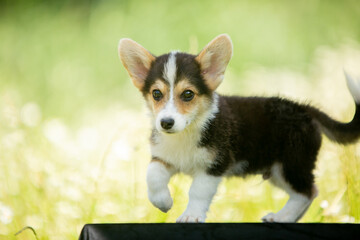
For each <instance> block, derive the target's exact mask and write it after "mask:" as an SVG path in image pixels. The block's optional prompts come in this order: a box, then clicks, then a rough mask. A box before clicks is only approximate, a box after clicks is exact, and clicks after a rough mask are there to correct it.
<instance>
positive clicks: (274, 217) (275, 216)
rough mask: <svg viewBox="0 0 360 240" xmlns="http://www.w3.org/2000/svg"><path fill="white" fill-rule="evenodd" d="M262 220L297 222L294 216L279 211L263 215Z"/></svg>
mask: <svg viewBox="0 0 360 240" xmlns="http://www.w3.org/2000/svg"><path fill="white" fill-rule="evenodd" d="M261 220H262V221H263V222H279V223H281V222H296V219H294V217H293V216H290V215H288V216H286V215H285V216H283V215H281V214H279V213H269V214H267V215H266V216H264V217H262V218H261Z"/></svg>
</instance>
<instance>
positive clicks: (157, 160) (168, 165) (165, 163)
mask: <svg viewBox="0 0 360 240" xmlns="http://www.w3.org/2000/svg"><path fill="white" fill-rule="evenodd" d="M151 162H159V163H161V164H163V165H164V166H165V167H166V168H170V167H171V165H170V164H169V163H167V162H164V161H163V160H161V159H160V158H158V157H152V159H151Z"/></svg>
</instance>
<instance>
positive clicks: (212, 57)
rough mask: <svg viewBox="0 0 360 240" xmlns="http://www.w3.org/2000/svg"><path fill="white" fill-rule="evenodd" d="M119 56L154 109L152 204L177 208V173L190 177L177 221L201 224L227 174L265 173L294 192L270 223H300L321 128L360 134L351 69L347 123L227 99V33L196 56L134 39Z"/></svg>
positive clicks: (358, 90) (346, 136) (290, 105)
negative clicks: (172, 183) (222, 91)
mask: <svg viewBox="0 0 360 240" xmlns="http://www.w3.org/2000/svg"><path fill="white" fill-rule="evenodd" d="M119 56H120V59H121V60H122V62H123V64H124V66H125V68H126V69H127V71H128V72H129V75H130V76H131V79H132V81H133V83H134V85H135V86H136V87H137V88H138V89H139V90H140V91H141V92H142V94H143V96H144V98H145V100H146V103H147V106H148V108H149V110H150V112H151V119H152V125H153V130H152V135H151V140H150V146H151V153H152V161H151V162H150V164H149V166H148V172H147V182H148V195H149V199H150V201H151V202H152V203H153V204H154V206H156V207H158V208H159V209H160V210H162V211H164V212H167V211H168V210H169V209H170V208H171V207H172V203H173V201H172V198H171V196H170V192H169V190H168V187H167V185H168V182H169V180H170V178H171V176H172V175H173V174H176V173H177V172H184V173H186V174H189V175H191V176H192V177H193V183H192V185H191V188H190V191H189V203H188V207H187V208H186V210H185V212H184V213H183V214H182V215H181V216H180V217H179V218H178V220H177V221H178V222H204V221H205V219H206V212H207V210H208V209H209V206H210V203H211V200H212V198H213V196H214V195H215V194H216V189H217V186H218V184H219V183H220V182H221V179H222V177H226V176H234V175H235V176H245V175H247V174H263V177H264V179H269V180H270V181H271V182H272V183H273V184H274V185H276V186H278V187H280V188H282V189H283V190H284V191H286V192H287V193H288V194H289V196H290V198H289V200H288V202H287V203H286V205H285V206H284V208H283V209H281V210H280V211H279V212H277V213H269V214H268V215H266V216H264V217H263V218H262V220H263V221H265V222H296V221H297V220H299V219H300V218H301V217H302V216H303V214H304V213H305V212H306V210H307V208H308V207H309V205H310V204H311V202H312V200H313V199H314V198H315V197H316V196H317V188H316V186H315V184H314V175H313V173H312V172H313V169H314V167H315V161H316V158H317V154H318V151H319V148H320V145H321V132H324V133H325V134H326V135H327V136H328V137H329V138H330V139H331V140H334V141H336V142H338V143H343V144H347V143H352V142H354V141H356V140H357V139H358V138H359V136H360V103H359V102H360V87H359V86H360V81H357V80H354V79H352V78H351V77H350V76H348V75H347V74H346V77H347V83H348V86H349V89H350V92H351V94H352V95H353V97H354V100H355V103H356V113H355V116H354V119H353V120H352V121H351V122H350V123H340V122H338V121H335V120H333V119H332V118H330V117H329V116H328V115H327V114H325V113H323V112H321V111H320V110H318V109H316V108H314V107H312V106H309V105H303V104H298V103H295V102H292V101H289V100H286V99H282V98H278V97H273V98H263V97H229V96H222V95H219V94H217V93H216V92H215V90H216V88H217V87H218V86H219V84H220V83H221V82H222V80H223V76H224V72H225V69H226V66H227V64H228V62H229V61H230V58H231V56H232V42H231V40H230V38H229V36H227V35H225V34H223V35H220V36H218V37H216V38H215V39H214V40H212V41H211V42H210V43H209V44H208V45H207V46H206V47H205V48H204V49H203V50H202V51H201V52H200V53H199V54H198V55H196V56H195V55H190V54H186V53H180V52H171V53H169V54H164V55H161V56H159V57H155V56H153V55H152V54H151V53H149V52H148V51H147V50H146V49H145V48H143V47H142V46H140V45H139V44H138V43H135V42H134V41H132V40H130V39H122V40H121V41H120V43H119Z"/></svg>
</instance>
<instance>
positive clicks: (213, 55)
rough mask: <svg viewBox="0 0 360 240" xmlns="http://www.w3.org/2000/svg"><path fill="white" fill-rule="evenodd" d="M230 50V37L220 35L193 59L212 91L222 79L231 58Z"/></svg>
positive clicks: (231, 47)
mask: <svg viewBox="0 0 360 240" xmlns="http://www.w3.org/2000/svg"><path fill="white" fill-rule="evenodd" d="M232 49H233V46H232V42H231V39H230V37H229V36H228V35H227V34H221V35H219V36H217V37H216V38H214V39H213V40H212V41H211V42H210V43H209V44H208V45H206V47H205V48H204V49H203V50H202V51H201V52H200V53H199V55H198V56H196V58H195V59H196V60H197V61H198V63H199V64H200V67H201V74H202V76H203V77H204V79H205V81H206V83H207V85H208V87H209V88H210V89H211V90H213V91H214V90H215V89H216V88H217V87H218V86H219V85H220V83H221V82H222V80H223V78H224V73H225V69H226V66H227V65H228V63H229V61H230V58H231V56H232Z"/></svg>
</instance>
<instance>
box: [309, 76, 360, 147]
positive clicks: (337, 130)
mask: <svg viewBox="0 0 360 240" xmlns="http://www.w3.org/2000/svg"><path fill="white" fill-rule="evenodd" d="M345 77H346V81H347V86H348V88H349V91H350V93H351V95H352V96H353V98H354V101H355V105H356V110H355V115H354V117H353V119H352V120H351V121H350V122H349V123H341V122H338V121H336V120H334V119H332V118H331V117H329V116H328V115H326V114H325V113H323V112H321V111H320V110H318V109H316V108H313V107H309V112H310V114H311V115H312V116H313V117H314V118H315V119H316V121H317V122H318V123H319V124H320V126H321V129H322V130H323V132H324V133H325V135H326V136H327V137H328V138H329V139H331V140H333V141H336V142H338V143H342V144H347V143H353V142H355V141H356V140H357V139H358V138H360V79H353V78H352V77H350V76H349V75H348V74H347V73H346V72H345Z"/></svg>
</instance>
